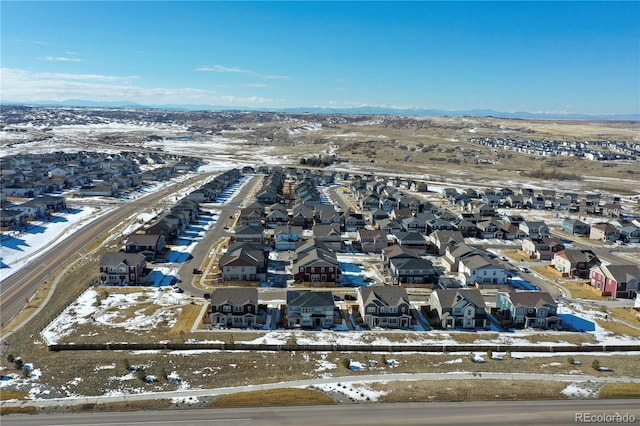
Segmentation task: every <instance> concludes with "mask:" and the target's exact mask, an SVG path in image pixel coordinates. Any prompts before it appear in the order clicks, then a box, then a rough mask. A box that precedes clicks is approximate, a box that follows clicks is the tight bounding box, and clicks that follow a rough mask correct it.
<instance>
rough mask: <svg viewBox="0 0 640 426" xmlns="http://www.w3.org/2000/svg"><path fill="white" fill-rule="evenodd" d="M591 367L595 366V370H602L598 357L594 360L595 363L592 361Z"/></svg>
mask: <svg viewBox="0 0 640 426" xmlns="http://www.w3.org/2000/svg"><path fill="white" fill-rule="evenodd" d="M591 367H593V369H594V370H600V367H601V365H600V361H598V360H597V359H594V360H593V363H591Z"/></svg>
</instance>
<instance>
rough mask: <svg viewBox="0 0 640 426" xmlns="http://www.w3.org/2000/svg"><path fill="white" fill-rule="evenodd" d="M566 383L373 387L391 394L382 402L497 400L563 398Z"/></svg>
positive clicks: (473, 382) (487, 382)
mask: <svg viewBox="0 0 640 426" xmlns="http://www.w3.org/2000/svg"><path fill="white" fill-rule="evenodd" d="M566 387H567V383H564V382H552V381H544V380H540V381H535V382H526V381H514V380H485V379H467V380H451V381H447V382H442V383H439V382H438V383H434V382H432V381H415V382H402V383H400V382H394V383H386V384H380V383H374V384H372V385H371V388H372V389H374V390H377V391H384V392H387V394H386V395H383V396H381V397H380V399H379V400H380V401H381V402H430V401H491V400H493V401H497V400H522V399H563V398H566V396H564V395H563V394H562V393H561V392H562V390H563V389H564V388H566Z"/></svg>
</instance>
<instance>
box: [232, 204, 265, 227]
mask: <svg viewBox="0 0 640 426" xmlns="http://www.w3.org/2000/svg"><path fill="white" fill-rule="evenodd" d="M263 214H264V209H259V208H251V207H245V208H243V209H240V217H239V218H238V224H239V225H241V226H245V225H249V226H262V216H263Z"/></svg>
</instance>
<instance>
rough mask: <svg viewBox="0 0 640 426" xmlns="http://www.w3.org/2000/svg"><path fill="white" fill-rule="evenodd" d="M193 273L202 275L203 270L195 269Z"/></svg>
mask: <svg viewBox="0 0 640 426" xmlns="http://www.w3.org/2000/svg"><path fill="white" fill-rule="evenodd" d="M193 273H194V274H196V275H198V274H201V273H202V269H198V268H193Z"/></svg>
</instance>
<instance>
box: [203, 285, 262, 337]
mask: <svg viewBox="0 0 640 426" xmlns="http://www.w3.org/2000/svg"><path fill="white" fill-rule="evenodd" d="M257 313H258V289H257V288H248V287H227V288H218V289H216V290H215V291H214V292H213V294H211V311H210V314H209V317H210V318H211V325H212V326H224V327H241V328H246V327H253V326H255V325H256V315H257Z"/></svg>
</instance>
